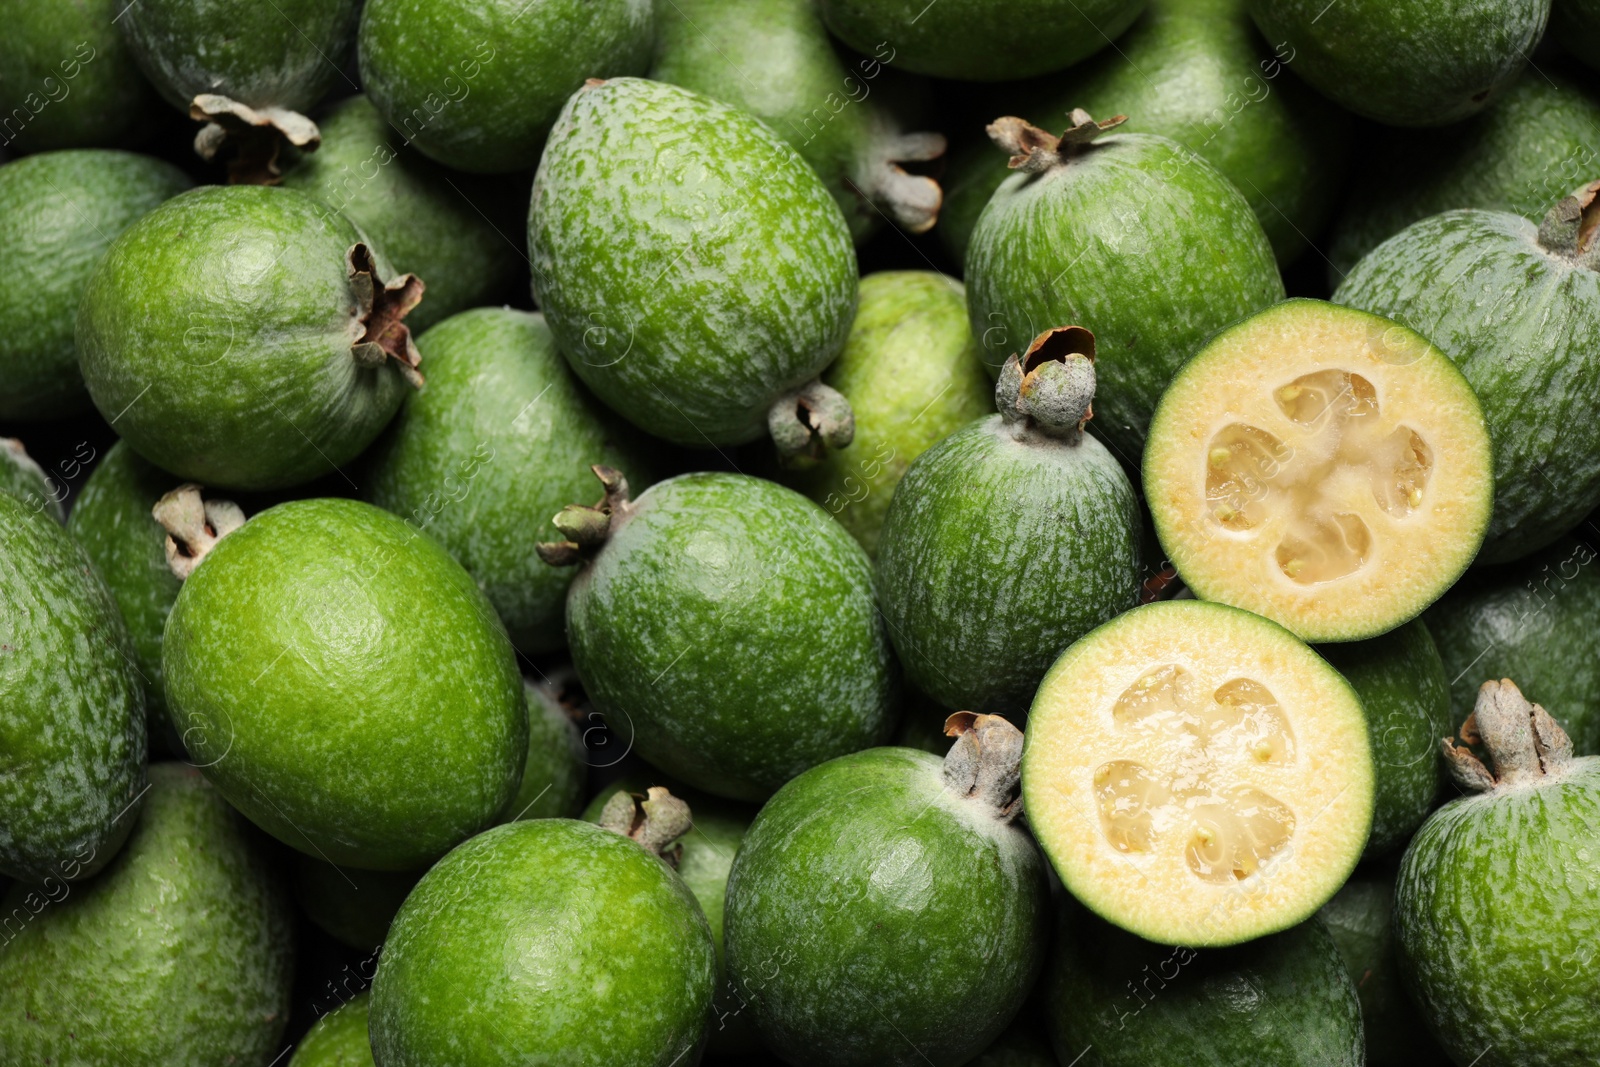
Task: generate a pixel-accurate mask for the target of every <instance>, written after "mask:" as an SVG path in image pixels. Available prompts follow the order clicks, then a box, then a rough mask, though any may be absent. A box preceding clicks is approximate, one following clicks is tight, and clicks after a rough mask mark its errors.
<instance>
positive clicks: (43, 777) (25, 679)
mask: <svg viewBox="0 0 1600 1067" xmlns="http://www.w3.org/2000/svg"><path fill="white" fill-rule="evenodd" d="M0 545H3V546H5V551H4V554H3V556H0V873H3V874H7V875H10V876H11V877H13V878H17V879H21V880H24V881H28V882H34V883H38V882H43V881H44V880H45V879H47V878H48V879H51V880H53V881H54V882H56V883H57V884H58V885H59V884H60V883H62V882H70V881H73V880H74V879H77V878H83V877H87V876H88V875H91V874H93V873H95V872H96V871H98V870H100V869H101V868H102V867H104V866H105V865H106V864H107V863H109V862H110V861H111V858H112V857H113V856H114V855H116V852H117V850H118V849H119V848H121V847H122V843H123V841H125V840H126V839H127V837H128V832H129V831H130V830H131V829H132V827H133V824H134V821H135V819H136V818H137V816H138V812H139V801H140V799H141V798H142V797H143V796H144V790H145V773H144V767H145V721H144V695H143V693H142V692H141V691H140V688H139V678H138V674H137V672H136V671H135V669H134V666H133V659H132V656H131V649H130V647H129V641H128V632H127V629H126V628H125V627H124V626H123V624H122V617H121V616H120V615H119V614H118V612H117V602H116V601H115V600H113V599H112V597H111V593H110V592H109V591H108V590H107V589H106V586H105V582H104V581H102V580H101V578H100V575H99V574H97V573H96V572H95V569H94V565H93V564H92V563H90V562H89V557H88V554H87V553H85V552H84V551H83V549H82V548H80V547H79V546H78V545H77V543H76V542H74V541H73V540H72V538H71V537H69V536H68V535H67V532H66V531H65V530H63V529H62V528H61V524H60V523H58V522H56V521H55V520H54V519H53V518H51V517H49V516H48V515H45V514H42V513H40V512H39V511H37V510H35V509H34V508H33V507H32V506H31V505H28V504H25V503H23V502H22V501H20V500H17V499H16V498H15V497H13V496H10V495H9V494H6V493H0ZM4 1047H5V1042H4V1041H0V1048H4Z"/></svg>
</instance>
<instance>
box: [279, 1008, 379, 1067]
mask: <svg viewBox="0 0 1600 1067" xmlns="http://www.w3.org/2000/svg"><path fill="white" fill-rule="evenodd" d="M371 1007H372V997H371V994H369V993H358V994H357V995H356V996H354V997H351V998H350V999H349V1000H347V1001H345V1002H344V1003H343V1004H341V1005H339V1007H338V1008H336V1009H334V1010H333V1011H331V1012H329V1013H328V1014H326V1015H324V1016H323V1017H322V1018H320V1019H318V1020H317V1021H316V1023H315V1024H314V1025H313V1026H312V1027H311V1029H310V1030H309V1031H308V1032H307V1033H306V1036H305V1037H303V1038H301V1039H300V1044H299V1045H297V1046H295V1050H294V1055H293V1056H291V1057H290V1058H289V1067H373V1060H372V1045H371V1044H370V1043H369V1042H368V1041H367V1017H368V1015H369V1013H370V1011H371Z"/></svg>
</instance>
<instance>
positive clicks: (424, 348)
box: [362, 308, 651, 653]
mask: <svg viewBox="0 0 1600 1067" xmlns="http://www.w3.org/2000/svg"><path fill="white" fill-rule="evenodd" d="M417 348H418V350H419V351H421V353H422V365H423V367H424V368H426V369H425V371H424V373H425V374H426V375H427V376H428V385H427V388H425V389H423V390H422V391H421V392H419V393H417V394H416V395H414V396H412V397H410V398H408V399H407V401H406V404H405V407H404V408H403V409H402V411H401V414H400V416H399V418H397V419H396V420H395V425H394V428H393V430H392V431H391V432H390V433H388V434H386V435H385V436H384V437H383V438H382V439H381V440H380V442H379V444H378V445H377V446H376V447H375V448H374V450H373V452H372V455H371V457H370V463H369V466H368V474H367V477H366V478H364V479H363V480H362V481H363V493H364V494H365V496H366V499H368V500H370V501H371V502H372V503H374V504H377V505H378V506H379V507H382V508H385V509H387V510H389V511H392V512H394V513H395V514H396V515H399V516H401V517H402V518H404V519H406V520H407V521H409V522H411V523H412V524H413V525H415V526H419V527H421V528H422V529H424V530H427V531H428V532H429V533H430V534H432V535H433V536H434V537H436V538H438V540H439V542H440V543H441V544H443V545H444V546H445V548H447V549H449V551H450V553H451V554H452V555H454V556H455V557H456V559H458V560H459V561H460V562H461V565H462V566H464V567H466V568H467V572H468V573H470V574H471V575H472V576H473V577H474V578H476V579H477V580H478V584H479V585H480V586H482V588H483V591H484V593H485V594H487V595H488V597H489V602H490V603H491V604H493V605H494V606H495V610H496V611H498V612H499V613H500V618H501V620H502V621H503V622H504V623H505V624H506V630H507V631H508V632H509V633H510V634H511V639H512V641H513V643H515V644H516V645H517V647H518V648H520V649H522V650H523V651H524V652H529V653H539V652H549V651H552V650H554V649H558V648H560V647H561V646H562V644H563V643H564V638H563V635H562V621H563V614H564V605H565V602H566V597H567V586H568V585H570V584H571V582H572V571H571V570H570V569H566V568H560V567H550V566H546V565H545V564H544V563H543V562H541V561H540V559H539V557H538V555H536V554H535V552H534V546H535V545H536V544H538V543H539V542H541V541H560V540H562V539H563V538H562V537H561V536H559V535H558V534H557V531H556V528H555V526H554V525H552V523H551V522H550V519H551V516H553V515H555V513H556V512H558V511H560V510H561V509H562V508H563V507H565V506H566V505H568V504H573V503H578V502H582V503H586V504H589V503H593V502H594V501H595V500H596V499H598V498H599V496H600V487H599V483H597V482H596V481H595V477H594V474H593V473H592V472H591V471H590V470H589V467H590V465H591V464H595V463H603V464H605V465H607V466H611V467H616V468H617V469H619V470H621V471H622V472H623V473H624V474H626V475H627V476H628V479H629V482H630V484H631V485H632V486H633V487H634V488H635V489H636V490H638V489H643V488H644V487H645V486H647V485H649V484H650V481H651V478H650V466H649V464H648V463H647V462H646V461H645V460H644V458H643V455H644V449H643V447H642V442H640V441H639V440H638V439H637V437H636V435H635V434H633V432H632V430H631V428H629V427H626V426H624V425H619V420H617V419H615V418H613V417H611V415H610V412H607V411H605V410H604V409H602V408H601V407H600V406H599V405H598V404H596V403H595V402H594V400H593V398H592V397H590V396H589V394H588V392H587V391H586V390H585V389H584V388H583V387H582V385H580V384H579V383H578V382H577V380H576V379H574V378H573V376H572V372H571V371H570V370H569V369H568V368H567V364H566V361H565V360H563V359H562V358H561V354H560V353H559V352H557V351H556V345H555V340H554V339H553V338H552V337H551V336H550V330H549V328H548V327H547V326H546V325H545V320H544V316H542V315H539V314H533V313H529V312H526V311H514V310H512V309H511V308H477V309H474V310H472V311H466V312H462V313H461V314H460V315H456V316H453V317H451V318H450V319H448V320H446V321H445V322H442V323H440V324H439V325H438V326H437V327H435V328H434V329H432V330H429V331H428V332H427V334H425V335H424V336H423V337H422V338H421V339H420V340H419V341H418V344H417Z"/></svg>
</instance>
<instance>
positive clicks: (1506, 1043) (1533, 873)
mask: <svg viewBox="0 0 1600 1067" xmlns="http://www.w3.org/2000/svg"><path fill="white" fill-rule="evenodd" d="M1469 727H1470V729H1469ZM1461 740H1462V741H1464V742H1467V743H1470V744H1472V745H1474V746H1476V747H1479V748H1480V750H1481V751H1485V752H1486V753H1487V760H1486V761H1485V762H1479V760H1478V758H1477V757H1476V756H1474V755H1473V754H1472V752H1471V751H1470V750H1469V749H1468V748H1467V747H1466V745H1465V744H1463V745H1461V746H1459V747H1457V746H1455V745H1452V744H1451V743H1450V741H1449V739H1446V740H1445V742H1444V747H1445V753H1446V755H1447V757H1448V759H1447V763H1448V764H1449V766H1450V770H1451V773H1452V776H1453V777H1454V778H1455V779H1456V784H1457V785H1459V786H1460V787H1461V788H1462V789H1463V790H1464V791H1466V792H1467V793H1468V794H1469V795H1468V796H1464V797H1461V798H1459V799H1457V800H1453V801H1451V802H1450V803H1449V804H1446V805H1445V806H1444V807H1442V808H1440V809H1439V810H1438V811H1437V812H1435V813H1434V814H1433V816H1432V817H1431V818H1430V819H1429V820H1428V821H1427V822H1426V823H1424V824H1423V826H1422V829H1420V830H1418V831H1417V836H1416V837H1414V838H1412V839H1411V845H1410V847H1409V848H1407V849H1406V854H1405V858H1404V859H1403V860H1401V863H1400V877H1399V882H1398V883H1397V885H1396V888H1395V905H1394V929H1395V936H1396V939H1397V941H1398V942H1399V945H1400V958H1401V971H1402V975H1403V977H1404V979H1405V983H1406V988H1407V989H1408V990H1409V991H1410V993H1411V995H1412V997H1413V998H1415V999H1416V1001H1417V1004H1418V1006H1419V1007H1420V1008H1421V1010H1422V1016H1423V1018H1424V1019H1426V1020H1427V1023H1428V1028H1429V1029H1430V1030H1431V1031H1432V1032H1433V1036H1434V1037H1435V1038H1436V1039H1437V1040H1438V1042H1439V1044H1441V1045H1442V1046H1444V1049H1445V1051H1446V1052H1448V1053H1449V1054H1450V1058H1451V1060H1452V1061H1453V1062H1455V1063H1457V1064H1470V1063H1476V1064H1478V1067H1511V1065H1513V1064H1515V1065H1517V1067H1558V1065H1559V1067H1566V1065H1569V1064H1579V1063H1587V1062H1589V1061H1590V1060H1591V1059H1593V1057H1594V1050H1595V1049H1596V1048H1597V1047H1600V1015H1596V1013H1595V1005H1596V1004H1597V1003H1600V959H1597V958H1596V950H1595V944H1596V941H1597V940H1600V757H1595V756H1586V757H1583V758H1575V757H1573V755H1572V748H1571V742H1570V741H1569V740H1568V739H1567V736H1566V735H1565V734H1564V733H1563V732H1562V731H1561V727H1559V726H1557V725H1556V724H1555V721H1554V720H1553V719H1551V718H1550V716H1549V714H1547V713H1546V712H1545V710H1544V709H1543V708H1541V707H1540V706H1539V705H1537V704H1531V705H1530V704H1529V702H1528V701H1527V700H1526V699H1525V698H1524V697H1523V696H1522V694H1521V693H1520V692H1518V691H1517V687H1516V686H1515V685H1514V684H1513V683H1512V682H1511V681H1510V680H1509V679H1503V680H1501V681H1498V682H1493V681H1491V682H1485V683H1484V684H1483V687H1482V688H1481V689H1480V690H1479V692H1478V703H1477V706H1476V708H1475V709H1474V710H1473V713H1472V718H1471V719H1470V720H1469V721H1468V724H1467V725H1466V726H1464V727H1463V728H1462V730H1461Z"/></svg>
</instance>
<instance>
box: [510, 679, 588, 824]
mask: <svg viewBox="0 0 1600 1067" xmlns="http://www.w3.org/2000/svg"><path fill="white" fill-rule="evenodd" d="M522 691H523V695H524V696H525V697H526V698H527V703H528V758H527V760H526V761H525V762H524V763H523V765H522V784H521V785H520V786H518V787H517V793H516V796H514V797H512V798H511V803H509V804H507V805H506V806H505V808H504V809H503V810H502V811H501V812H500V815H501V818H502V819H506V820H515V819H559V818H565V817H570V816H573V815H576V814H578V812H579V811H581V810H582V809H583V795H584V791H585V786H586V785H587V784H588V779H589V767H588V764H587V763H585V762H584V750H583V734H582V733H581V732H580V731H579V729H578V724H577V723H576V722H574V721H573V719H572V716H571V715H570V714H569V713H568V711H567V709H566V708H565V707H564V706H563V705H562V704H561V702H560V700H558V699H557V698H556V696H555V695H554V694H553V693H552V692H550V691H548V690H546V689H544V688H541V687H540V686H537V685H533V684H531V683H529V682H526V681H525V682H523V685H522Z"/></svg>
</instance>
